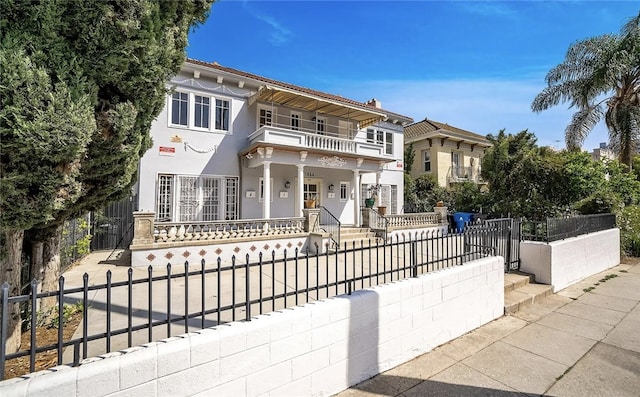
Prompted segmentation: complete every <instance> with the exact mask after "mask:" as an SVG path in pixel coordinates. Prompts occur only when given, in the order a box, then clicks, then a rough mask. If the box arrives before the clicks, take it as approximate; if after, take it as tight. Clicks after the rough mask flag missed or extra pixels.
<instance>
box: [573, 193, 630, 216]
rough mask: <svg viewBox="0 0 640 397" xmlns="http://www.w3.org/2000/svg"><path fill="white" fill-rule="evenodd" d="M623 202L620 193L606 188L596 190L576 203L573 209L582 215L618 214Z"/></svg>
mask: <svg viewBox="0 0 640 397" xmlns="http://www.w3.org/2000/svg"><path fill="white" fill-rule="evenodd" d="M623 206H624V204H623V202H622V199H621V198H620V195H618V194H617V193H614V192H611V191H608V190H598V191H596V192H595V193H593V194H592V195H591V196H589V197H587V198H585V199H583V200H580V201H578V202H577V203H576V206H575V209H576V211H578V212H579V213H581V214H583V215H588V214H611V213H614V214H619V213H620V211H621V210H622V208H623Z"/></svg>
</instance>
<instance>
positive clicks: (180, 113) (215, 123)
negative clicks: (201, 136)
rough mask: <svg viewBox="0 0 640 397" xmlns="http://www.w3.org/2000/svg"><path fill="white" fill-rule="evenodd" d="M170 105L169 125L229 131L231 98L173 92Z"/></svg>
mask: <svg viewBox="0 0 640 397" xmlns="http://www.w3.org/2000/svg"><path fill="white" fill-rule="evenodd" d="M214 101H215V102H214ZM213 103H215V111H214V108H213V106H212V104H213ZM170 106H171V109H170V112H169V114H170V119H169V125H172V126H180V127H187V128H193V129H200V130H207V131H225V132H228V131H229V129H230V120H229V119H230V114H231V113H230V107H231V102H230V101H229V100H226V99H220V98H216V97H213V96H210V95H199V94H195V93H186V92H174V93H173V94H171V102H170Z"/></svg>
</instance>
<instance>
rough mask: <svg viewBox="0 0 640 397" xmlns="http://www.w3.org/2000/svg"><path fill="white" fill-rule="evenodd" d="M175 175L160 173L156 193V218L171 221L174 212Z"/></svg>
mask: <svg viewBox="0 0 640 397" xmlns="http://www.w3.org/2000/svg"><path fill="white" fill-rule="evenodd" d="M173 178H174V176H173V175H162V174H160V175H158V186H157V189H158V190H157V194H156V219H157V220H158V221H161V222H162V221H167V222H170V221H171V216H172V214H173V183H174V182H173Z"/></svg>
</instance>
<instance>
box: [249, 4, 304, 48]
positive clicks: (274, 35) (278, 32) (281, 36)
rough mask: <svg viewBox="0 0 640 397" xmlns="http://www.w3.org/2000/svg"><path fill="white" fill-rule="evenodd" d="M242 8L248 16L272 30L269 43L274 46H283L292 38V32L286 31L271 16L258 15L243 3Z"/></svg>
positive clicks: (258, 13)
mask: <svg viewBox="0 0 640 397" xmlns="http://www.w3.org/2000/svg"><path fill="white" fill-rule="evenodd" d="M242 6H243V8H244V9H245V10H247V12H249V14H251V16H253V17H254V18H256V19H258V20H260V21H262V22H264V23H266V24H267V25H269V26H270V27H271V28H272V29H273V31H272V32H271V34H270V35H269V42H270V43H271V44H273V45H274V46H280V45H283V44H285V43H287V42H288V41H289V40H291V38H293V32H291V31H290V30H289V29H287V28H286V27H285V26H284V25H282V24H281V23H280V22H278V21H277V20H276V19H275V18H273V17H272V16H270V15H266V14H263V13H260V12H258V11H257V10H255V9H253V8H252V7H249V6H248V4H247V2H244V3H243V4H242Z"/></svg>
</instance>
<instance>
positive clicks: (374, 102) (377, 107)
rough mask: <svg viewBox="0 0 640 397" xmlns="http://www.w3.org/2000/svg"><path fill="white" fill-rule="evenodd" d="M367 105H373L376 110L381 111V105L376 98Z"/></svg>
mask: <svg viewBox="0 0 640 397" xmlns="http://www.w3.org/2000/svg"><path fill="white" fill-rule="evenodd" d="M367 105H373V106H374V107H375V108H376V109H382V103H381V102H380V101H379V100H377V99H376V98H373V99H371V100H369V101H367Z"/></svg>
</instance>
